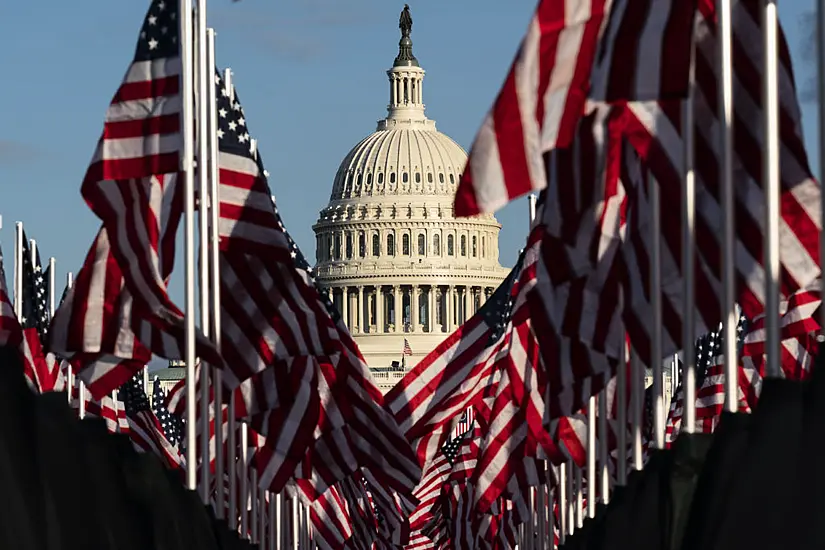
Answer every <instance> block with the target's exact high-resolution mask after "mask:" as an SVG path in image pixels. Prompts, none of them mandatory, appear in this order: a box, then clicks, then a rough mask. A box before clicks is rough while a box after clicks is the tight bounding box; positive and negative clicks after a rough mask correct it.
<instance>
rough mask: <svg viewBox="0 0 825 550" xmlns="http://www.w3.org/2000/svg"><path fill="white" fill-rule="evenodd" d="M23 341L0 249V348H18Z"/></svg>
mask: <svg viewBox="0 0 825 550" xmlns="http://www.w3.org/2000/svg"><path fill="white" fill-rule="evenodd" d="M22 341H23V331H22V329H21V328H20V321H18V320H17V315H16V314H15V313H14V306H13V305H12V302H11V298H10V297H9V290H8V287H7V286H6V269H5V267H4V265H3V250H2V249H0V347H7V346H9V347H13V348H17V347H18V346H19V345H20V343H21V342H22Z"/></svg>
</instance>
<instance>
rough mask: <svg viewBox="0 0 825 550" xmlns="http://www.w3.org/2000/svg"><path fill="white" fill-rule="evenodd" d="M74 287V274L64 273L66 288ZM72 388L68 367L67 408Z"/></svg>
mask: <svg viewBox="0 0 825 550" xmlns="http://www.w3.org/2000/svg"><path fill="white" fill-rule="evenodd" d="M73 286H74V274H73V273H72V272H71V271H69V272H68V273H66V288H68V289H69V290H71V288H72V287H73ZM72 388H74V373H73V372H72V368H71V367H69V368H67V369H66V400H67V401H68V403H69V406H70V407H71V406H72V393H73V392H72Z"/></svg>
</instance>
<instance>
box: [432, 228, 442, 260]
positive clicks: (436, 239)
mask: <svg viewBox="0 0 825 550" xmlns="http://www.w3.org/2000/svg"><path fill="white" fill-rule="evenodd" d="M433 254H435V255H436V256H441V236H440V235H439V234H438V233H436V234H435V235H433Z"/></svg>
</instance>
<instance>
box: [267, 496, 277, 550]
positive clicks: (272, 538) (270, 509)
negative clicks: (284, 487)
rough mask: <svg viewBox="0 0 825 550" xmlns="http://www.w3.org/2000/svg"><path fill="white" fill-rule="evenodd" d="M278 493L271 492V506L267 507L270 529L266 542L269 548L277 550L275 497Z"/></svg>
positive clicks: (269, 549)
mask: <svg viewBox="0 0 825 550" xmlns="http://www.w3.org/2000/svg"><path fill="white" fill-rule="evenodd" d="M276 498H277V495H275V494H274V493H269V506H267V507H266V513H267V517H268V518H269V529H268V532H267V535H266V542H267V546H266V547H267V548H268V550H276V546H275V533H276V531H275V521H276V520H275V518H276V515H275V514H276V512H277V509H276V508H275V499H276Z"/></svg>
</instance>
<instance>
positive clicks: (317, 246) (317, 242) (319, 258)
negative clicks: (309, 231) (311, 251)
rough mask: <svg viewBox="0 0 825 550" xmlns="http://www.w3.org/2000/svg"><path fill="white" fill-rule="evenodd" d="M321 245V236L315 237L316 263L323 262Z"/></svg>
mask: <svg viewBox="0 0 825 550" xmlns="http://www.w3.org/2000/svg"><path fill="white" fill-rule="evenodd" d="M322 243H323V240H322V239H321V235H315V261H318V262H322V261H324V247H323V246H322Z"/></svg>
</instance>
